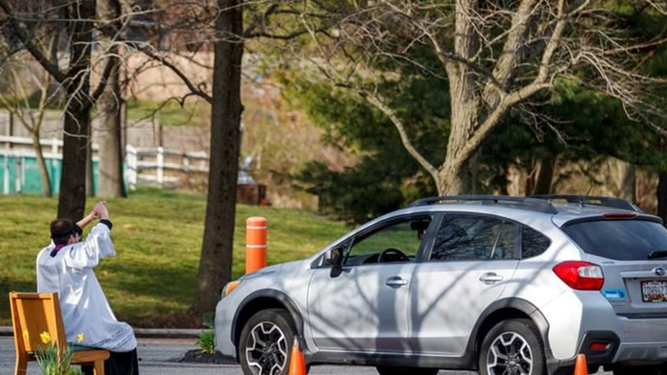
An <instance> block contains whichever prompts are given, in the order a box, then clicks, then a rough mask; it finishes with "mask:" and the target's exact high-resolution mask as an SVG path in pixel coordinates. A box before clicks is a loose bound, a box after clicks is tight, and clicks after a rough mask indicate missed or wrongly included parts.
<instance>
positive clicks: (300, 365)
mask: <svg viewBox="0 0 667 375" xmlns="http://www.w3.org/2000/svg"><path fill="white" fill-rule="evenodd" d="M290 357H291V358H290V361H289V375H306V374H307V372H306V358H305V357H304V356H303V351H302V350H301V346H300V345H299V338H298V337H295V338H294V346H293V347H292V355H291V356H290Z"/></svg>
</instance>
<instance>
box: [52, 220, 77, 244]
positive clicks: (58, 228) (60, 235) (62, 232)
mask: <svg viewBox="0 0 667 375" xmlns="http://www.w3.org/2000/svg"><path fill="white" fill-rule="evenodd" d="M79 230H80V229H79V227H78V226H77V225H76V224H74V222H73V221H72V220H70V219H56V220H53V221H52V222H51V239H52V240H53V243H54V244H56V245H65V244H67V240H69V237H70V236H71V235H72V234H74V233H79Z"/></svg>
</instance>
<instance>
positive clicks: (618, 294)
mask: <svg viewBox="0 0 667 375" xmlns="http://www.w3.org/2000/svg"><path fill="white" fill-rule="evenodd" d="M602 294H603V295H604V297H605V298H606V299H609V300H614V299H625V289H605V290H603V291H602Z"/></svg>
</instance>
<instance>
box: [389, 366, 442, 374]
mask: <svg viewBox="0 0 667 375" xmlns="http://www.w3.org/2000/svg"><path fill="white" fill-rule="evenodd" d="M377 370H378V373H380V375H436V374H437V373H438V372H439V371H440V370H438V369H437V368H417V367H385V366H379V367H377Z"/></svg>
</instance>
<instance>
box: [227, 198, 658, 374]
mask: <svg viewBox="0 0 667 375" xmlns="http://www.w3.org/2000/svg"><path fill="white" fill-rule="evenodd" d="M666 269H667V230H666V229H665V228H664V227H663V226H662V221H661V220H660V219H659V218H657V217H655V216H651V215H647V214H644V213H642V211H641V210H640V209H638V208H637V207H636V206H634V205H633V204H631V203H629V202H626V201H623V200H619V199H613V198H602V197H583V196H538V197H527V198H515V197H497V196H455V197H437V198H428V199H423V200H420V201H417V202H415V203H414V204H412V205H411V206H409V207H408V208H405V209H401V210H398V211H395V212H392V213H390V214H387V215H384V216H382V217H380V218H378V219H376V220H373V221H371V222H369V223H367V224H365V225H363V226H361V227H359V228H357V229H355V230H353V231H352V232H350V233H348V234H346V235H345V236H343V237H341V238H340V239H338V240H337V241H335V242H333V243H332V244H331V245H329V246H328V247H326V248H324V249H322V250H320V251H318V252H317V253H315V254H314V255H313V256H312V257H310V258H308V259H305V260H302V261H297V262H291V263H286V264H281V265H277V266H272V267H268V268H265V269H263V270H260V271H257V272H255V273H252V274H249V275H246V276H244V277H242V278H241V279H240V280H239V281H237V282H234V283H230V284H229V285H228V286H227V287H225V290H224V291H223V298H222V300H221V301H220V303H219V304H218V306H217V311H216V318H215V324H216V337H217V348H218V350H219V351H220V352H221V354H222V355H223V356H227V357H233V358H234V359H236V360H238V361H240V363H241V365H242V367H243V371H244V372H245V374H246V375H278V374H280V375H285V374H286V373H287V371H288V368H287V367H288V365H287V364H288V363H289V350H290V347H291V344H292V342H293V340H294V337H295V336H298V337H301V338H302V342H303V347H304V349H305V350H304V351H305V354H306V360H307V362H308V363H309V364H310V365H312V364H324V363H327V364H354V365H366V366H375V367H377V369H378V372H379V373H380V374H382V375H393V374H411V375H432V374H435V373H437V372H438V369H469V370H478V371H479V372H480V373H481V374H483V375H500V374H507V375H519V374H523V375H544V374H567V373H572V369H573V365H574V359H575V356H576V355H577V354H578V353H585V354H586V355H587V358H588V363H589V367H590V370H591V371H594V370H595V369H597V368H598V367H599V366H600V365H603V366H605V368H606V369H607V370H613V371H614V374H616V375H629V374H632V375H658V374H667V275H666V271H665V270H666Z"/></svg>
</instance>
